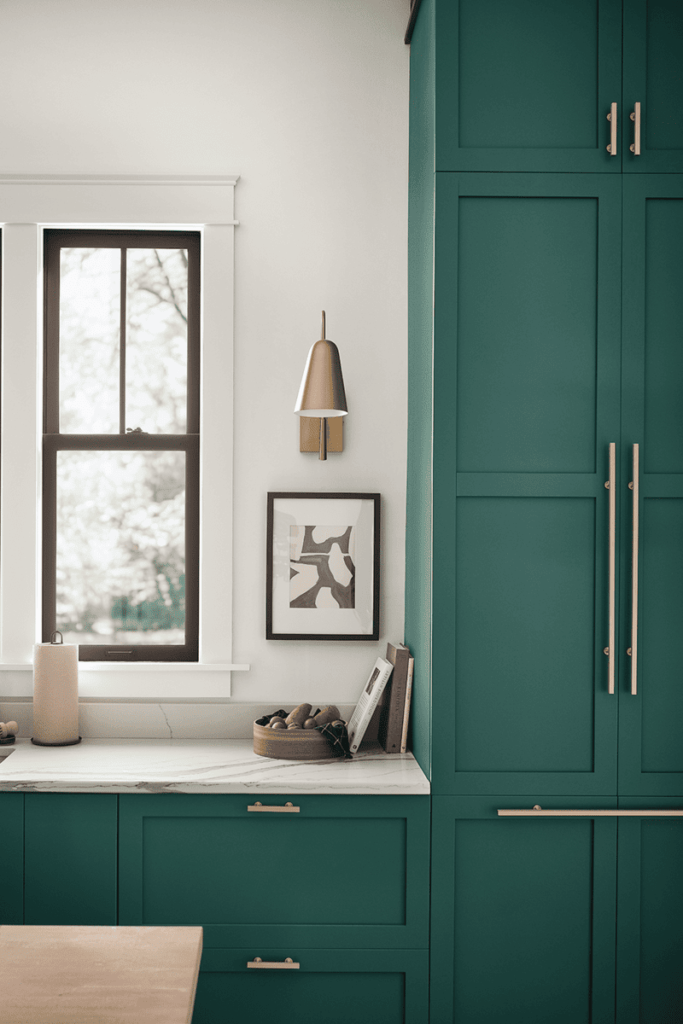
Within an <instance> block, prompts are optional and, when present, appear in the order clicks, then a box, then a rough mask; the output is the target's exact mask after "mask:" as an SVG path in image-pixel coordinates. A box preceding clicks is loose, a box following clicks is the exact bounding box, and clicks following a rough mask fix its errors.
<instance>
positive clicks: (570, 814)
mask: <svg viewBox="0 0 683 1024" xmlns="http://www.w3.org/2000/svg"><path fill="white" fill-rule="evenodd" d="M498 815H499V817H501V818H683V810H677V811H619V810H613V811H612V810H610V811H602V810H600V811H565V810H559V811H544V810H543V808H542V807H540V806H539V805H538V804H535V806H534V807H533V808H532V809H530V810H510V809H509V808H505V809H504V810H501V809H500V808H499V810H498Z"/></svg>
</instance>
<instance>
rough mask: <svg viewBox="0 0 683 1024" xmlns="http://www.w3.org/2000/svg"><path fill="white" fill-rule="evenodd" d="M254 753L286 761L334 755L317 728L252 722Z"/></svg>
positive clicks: (310, 759)
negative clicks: (274, 726) (279, 726)
mask: <svg viewBox="0 0 683 1024" xmlns="http://www.w3.org/2000/svg"><path fill="white" fill-rule="evenodd" d="M254 753H255V754H260V755H261V757H281V758H283V760H286V761H319V760H320V759H321V758H323V757H334V754H333V753H332V748H331V747H330V744H329V743H328V742H327V740H326V739H325V737H324V736H323V734H322V733H321V732H318V730H317V729H269V728H268V726H267V725H257V723H256V722H254Z"/></svg>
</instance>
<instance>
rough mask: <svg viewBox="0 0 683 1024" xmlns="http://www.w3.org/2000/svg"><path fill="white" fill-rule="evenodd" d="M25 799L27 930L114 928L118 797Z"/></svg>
mask: <svg viewBox="0 0 683 1024" xmlns="http://www.w3.org/2000/svg"><path fill="white" fill-rule="evenodd" d="M24 799H25V844H26V846H25V879H24V924H58V925H75V924H100V925H102V924H111V925H115V924H116V923H117V922H116V826H117V823H116V811H117V797H116V795H115V794H110V793H26V794H25V797H24Z"/></svg>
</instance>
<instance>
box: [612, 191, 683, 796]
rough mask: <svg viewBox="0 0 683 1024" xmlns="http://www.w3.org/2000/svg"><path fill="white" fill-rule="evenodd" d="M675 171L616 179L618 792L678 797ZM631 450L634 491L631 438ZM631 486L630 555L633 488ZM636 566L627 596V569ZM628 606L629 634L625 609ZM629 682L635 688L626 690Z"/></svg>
mask: <svg viewBox="0 0 683 1024" xmlns="http://www.w3.org/2000/svg"><path fill="white" fill-rule="evenodd" d="M682 282H683V177H681V176H675V177H674V176H672V175H653V174H648V175H638V176H636V175H632V176H629V177H628V178H625V179H624V268H623V284H624V287H623V291H624V315H623V338H624V341H623V381H624V385H623V387H624V392H623V394H624V398H623V404H622V413H623V433H622V436H623V449H622V452H621V461H622V464H623V473H622V480H623V486H621V487H620V489H619V501H620V502H621V503H622V519H621V525H622V536H623V543H622V547H623V550H624V556H623V563H622V578H623V579H624V583H625V585H624V586H623V587H622V593H623V601H622V617H621V620H622V630H623V633H622V635H623V637H624V641H623V643H622V645H621V646H622V649H623V650H622V653H623V652H625V650H626V648H628V647H631V648H634V647H635V652H636V666H635V667H636V675H637V678H636V681H635V686H634V687H633V686H632V679H631V675H632V668H633V658H632V657H631V658H628V657H627V658H624V659H622V661H623V671H622V676H621V679H620V687H619V691H620V692H619V731H620V741H619V792H620V793H622V794H624V795H627V794H633V795H634V796H635V795H637V794H644V795H647V794H651V795H652V796H657V795H661V796H676V795H678V796H680V794H681V793H683V740H682V737H683V686H682V685H681V679H682V678H683V670H682V669H681V643H680V640H681V634H682V632H683V626H682V623H683V287H682ZM634 444H637V445H638V446H639V447H638V453H639V463H640V472H639V479H638V482H639V492H634V491H632V490H629V489H628V487H627V483H628V481H631V480H633V463H632V458H633V445H634ZM634 493H637V494H638V499H639V500H638V512H639V516H638V518H637V526H638V546H637V556H638V557H637V561H635V562H634V556H633V529H634V523H635V519H634V514H633V513H634V508H633V496H634ZM634 565H635V566H636V568H637V577H636V582H637V600H636V601H635V602H634V600H633V594H634V589H635V588H634V587H633V582H634V580H633V568H634ZM634 610H637V611H638V616H637V619H636V622H635V626H636V629H635V631H634V619H633V612H634ZM633 689H635V691H636V692H635V693H633V692H632V690H633Z"/></svg>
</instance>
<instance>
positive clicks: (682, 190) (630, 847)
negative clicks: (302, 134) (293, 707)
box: [406, 0, 683, 1024]
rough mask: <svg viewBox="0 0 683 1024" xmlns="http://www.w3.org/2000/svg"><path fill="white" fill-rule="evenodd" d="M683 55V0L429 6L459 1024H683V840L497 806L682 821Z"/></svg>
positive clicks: (503, 0) (428, 187)
mask: <svg viewBox="0 0 683 1024" xmlns="http://www.w3.org/2000/svg"><path fill="white" fill-rule="evenodd" d="M682 55H683V4H681V2H680V0H648V2H646V0H623V2H622V0H557V2H553V3H550V4H541V3H536V2H534V0H422V6H421V8H420V15H419V18H418V21H417V24H416V26H415V31H414V33H413V37H412V45H411V150H410V209H409V406H408V407H409V413H408V488H407V496H408V500H407V542H406V566H407V575H406V578H407V579H408V580H409V581H410V586H409V587H406V642H407V643H408V644H409V645H410V646H411V648H413V649H414V650H415V652H416V655H417V657H416V674H415V681H414V707H415V720H414V724H413V733H412V739H413V749H414V751H415V753H416V756H417V757H418V759H419V760H420V763H421V765H422V767H423V769H424V770H425V771H426V772H429V773H430V777H431V781H432V790H433V793H434V794H435V795H434V797H433V848H432V849H433V853H432V857H433V861H432V930H431V956H432V960H431V978H432V989H431V994H432V1002H431V1006H432V1022H433V1024H442V1022H443V1024H452V1022H453V1021H457V1024H497V1022H498V1021H502V1020H504V1021H506V1022H514V1021H520V1024H521V1022H522V1021H524V1024H535V1022H538V1024H541V1022H543V1024H545V1022H546V1021H550V1020H552V1021H553V1022H554V1024H555V1022H560V1024H562V1022H565V1021H566V1022H567V1024H579V1022H585V1024H588V1022H591V1024H598V1022H599V1024H673V1022H678V1021H679V1020H683V1006H682V1004H681V995H680V993H681V991H682V988H681V983H680V962H681V955H682V950H681V940H680V920H681V910H683V904H682V903H681V899H682V897H681V891H682V890H681V883H680V881H679V879H678V875H679V873H680V862H681V854H682V853H683V848H681V846H680V837H681V835H683V833H681V831H680V830H681V827H683V826H681V825H680V824H679V822H680V821H681V820H683V819H677V820H675V821H674V820H673V819H671V820H666V819H663V818H652V819H650V818H646V817H642V818H641V817H636V818H634V819H630V818H629V819H625V818H619V819H618V820H617V821H615V820H612V819H610V818H609V817H605V816H602V815H598V816H597V817H574V816H571V817H567V818H566V819H565V818H554V817H553V818H552V819H550V818H548V819H545V818H544V819H543V820H536V821H532V820H529V819H528V818H527V819H524V818H519V819H514V820H509V819H507V818H506V819H503V818H498V815H497V808H504V807H506V806H508V807H509V806H517V807H520V808H524V807H532V806H534V805H535V804H541V805H543V806H544V807H545V806H548V807H551V806H552V807H555V808H565V809H567V808H569V809H571V808H575V809H577V808H584V809H586V808H588V809H590V808H591V807H592V808H593V809H595V810H600V809H608V808H613V807H614V806H615V803H616V802H617V801H618V802H619V806H626V805H627V804H628V805H629V806H630V807H631V808H632V809H638V808H641V809H643V808H646V807H648V806H650V807H652V808H653V809H655V808H656V807H660V808H662V807H679V808H681V809H683V744H682V743H681V737H682V736H683V688H682V687H681V670H680V656H679V651H678V638H679V636H680V634H681V622H682V621H683V582H682V581H683V572H682V571H681V567H682V566H683V404H682V401H681V395H683V354H682V353H683V347H682V346H681V337H682V326H681V325H682V324H683V297H682V296H683V288H681V282H682V281H683V241H682V239H683V174H682V173H681V172H683V97H682V96H681V91H682V90H683V76H682V75H681V73H680V67H681V56H682ZM612 103H616V104H617V120H616V121H615V122H614V126H615V127H616V129H617V156H616V157H615V156H611V155H609V154H608V153H607V150H606V145H607V143H608V142H609V141H610V138H609V133H610V129H611V127H612V125H611V124H610V123H609V122H608V121H607V120H606V119H605V115H606V114H607V112H608V111H609V109H610V105H611V104H612ZM636 103H639V104H640V115H641V123H640V141H641V152H640V154H636V153H634V152H632V151H630V149H629V146H630V144H631V142H632V141H633V140H634V131H635V127H636V126H635V123H634V122H632V121H631V119H630V116H629V115H630V113H631V112H632V111H634V108H635V105H636ZM539 172H541V173H539ZM612 446H613V451H614V477H613V480H612V481H611V482H609V484H608V481H609V478H610V475H611V472H610V449H611V447H612ZM634 446H637V449H634ZM634 451H637V454H638V459H639V462H638V471H637V473H636V472H634V461H633V460H634ZM606 484H608V486H606ZM629 485H631V486H629ZM612 511H613V513H614V514H613V515H612ZM634 624H635V625H636V626H637V629H635V628H634ZM612 680H613V684H614V685H613V687H612ZM617 850H618V857H617ZM617 865H618V867H617ZM617 882H618V885H617ZM617 905H618V908H619V913H618V915H617V914H616V907H617ZM615 991H616V996H615Z"/></svg>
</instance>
